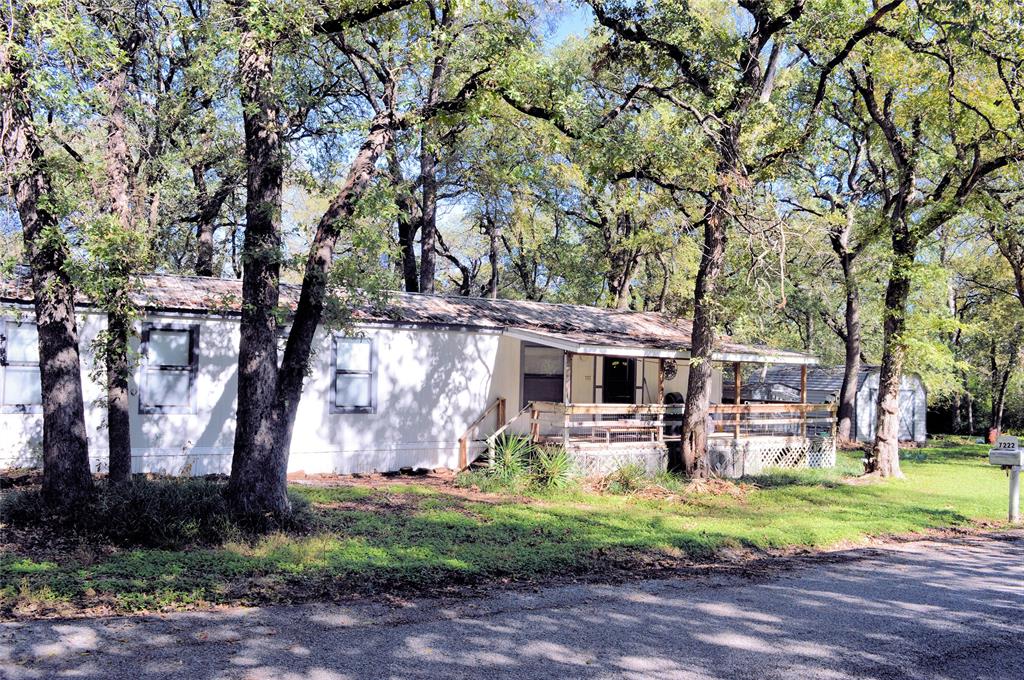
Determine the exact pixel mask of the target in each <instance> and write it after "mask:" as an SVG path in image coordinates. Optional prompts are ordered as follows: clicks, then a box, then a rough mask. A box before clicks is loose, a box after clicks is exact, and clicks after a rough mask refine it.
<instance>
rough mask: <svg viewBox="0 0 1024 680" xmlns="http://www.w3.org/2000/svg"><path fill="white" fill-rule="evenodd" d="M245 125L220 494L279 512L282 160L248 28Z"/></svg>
mask: <svg viewBox="0 0 1024 680" xmlns="http://www.w3.org/2000/svg"><path fill="white" fill-rule="evenodd" d="M238 62H239V64H238V66H239V80H240V94H241V100H242V111H243V120H244V129H245V159H246V201H245V217H246V229H245V240H244V241H243V244H242V262H243V265H242V266H243V276H242V318H241V329H240V330H241V337H240V341H239V347H238V409H237V415H236V425H235V442H234V452H233V455H232V459H231V479H230V481H229V483H228V496H229V497H230V498H231V501H232V505H233V506H234V508H235V510H236V511H238V512H241V513H242V514H249V513H251V512H264V511H266V510H278V511H286V510H287V508H288V498H287V495H286V494H285V490H284V488H283V487H282V486H281V485H279V484H277V471H276V469H273V468H272V467H271V466H270V463H271V461H269V460H268V456H267V452H268V451H272V450H273V445H274V436H273V432H272V431H271V430H268V429H267V422H268V418H269V415H270V412H271V410H272V408H273V405H274V398H275V394H276V389H277V380H278V368H277V315H276V312H277V305H278V300H279V298H280V290H279V285H280V267H281V265H280V261H281V231H280V224H279V221H280V218H281V187H282V178H283V172H284V157H283V153H282V145H281V138H280V128H279V120H278V118H279V110H278V103H277V100H276V98H275V96H274V94H273V92H272V90H273V88H272V82H273V52H272V48H271V46H270V44H268V43H267V42H265V40H264V39H263V38H261V37H260V36H259V33H258V32H257V31H255V30H247V27H246V26H245V25H244V21H243V27H242V36H241V40H240V43H239V48H238Z"/></svg>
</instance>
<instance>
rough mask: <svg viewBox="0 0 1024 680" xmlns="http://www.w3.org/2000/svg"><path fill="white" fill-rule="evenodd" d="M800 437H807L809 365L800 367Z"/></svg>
mask: <svg viewBox="0 0 1024 680" xmlns="http://www.w3.org/2000/svg"><path fill="white" fill-rule="evenodd" d="M800 404H801V406H803V408H801V409H800V436H801V437H807V408H806V407H807V364H802V365H801V366H800Z"/></svg>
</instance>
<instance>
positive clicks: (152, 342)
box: [139, 324, 199, 413]
mask: <svg viewBox="0 0 1024 680" xmlns="http://www.w3.org/2000/svg"><path fill="white" fill-rule="evenodd" d="M198 372H199V326H177V325H164V326H157V325H153V324H144V325H143V327H142V380H141V383H140V385H139V413H195V412H196V375H197V374H198Z"/></svg>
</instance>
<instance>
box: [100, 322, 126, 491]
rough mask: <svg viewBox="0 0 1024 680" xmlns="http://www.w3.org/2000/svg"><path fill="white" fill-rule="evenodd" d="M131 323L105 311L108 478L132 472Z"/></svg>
mask: <svg viewBox="0 0 1024 680" xmlns="http://www.w3.org/2000/svg"><path fill="white" fill-rule="evenodd" d="M130 335H131V326H130V323H127V322H126V319H125V318H124V317H123V316H122V315H119V314H108V315H107V339H108V343H109V346H108V347H107V354H106V360H105V365H106V377H107V428H108V429H109V431H110V432H109V436H110V459H109V464H108V465H109V467H108V473H107V475H108V478H109V479H110V480H111V481H113V482H124V481H127V480H128V479H130V478H131V474H132V444H131V421H130V418H129V411H128V380H129V376H130V375H131V362H130V361H129V358H128V339H129V336H130Z"/></svg>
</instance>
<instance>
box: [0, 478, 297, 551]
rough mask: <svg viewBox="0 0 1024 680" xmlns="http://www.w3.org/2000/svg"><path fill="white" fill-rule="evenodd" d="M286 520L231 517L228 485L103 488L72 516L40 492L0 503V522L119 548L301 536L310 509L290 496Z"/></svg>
mask: <svg viewBox="0 0 1024 680" xmlns="http://www.w3.org/2000/svg"><path fill="white" fill-rule="evenodd" d="M290 499H291V502H292V513H291V515H290V516H288V517H286V518H281V519H278V518H268V517H260V518H244V519H243V518H238V517H234V516H232V514H231V512H230V509H229V508H228V504H227V501H226V499H225V497H224V485H223V483H221V482H215V481H210V480H203V479H176V480H156V481H154V480H144V479H134V480H132V481H129V482H125V483H122V484H110V483H106V482H101V483H100V484H98V485H97V488H96V492H95V493H94V495H93V497H92V499H90V501H89V503H88V504H87V505H86V507H84V508H80V509H79V510H78V511H77V512H76V513H75V514H74V515H73V516H70V517H68V516H61V515H57V514H54V513H53V512H52V511H51V510H50V509H49V507H48V506H47V505H46V504H45V503H44V502H43V500H42V497H41V494H40V493H39V491H38V490H30V491H18V492H15V493H9V494H6V495H5V496H4V497H3V498H2V499H0V518H2V520H3V521H4V522H5V523H7V524H9V525H11V526H15V527H38V528H45V529H53V530H58V531H62V532H65V533H73V534H79V535H82V536H85V537H90V538H103V539H106V540H108V541H110V542H112V543H115V544H117V545H124V546H141V547H154V548H177V547H182V546H188V545H197V544H200V545H217V544H220V543H223V542H225V541H230V540H238V539H240V538H242V537H244V536H246V535H252V534H256V533H261V532H264V531H268V530H276V529H288V530H293V531H294V530H303V529H305V528H306V527H307V526H308V525H309V523H310V522H311V514H310V511H309V503H308V502H307V501H306V500H305V499H304V498H302V497H301V496H298V495H295V494H292V495H291V496H290Z"/></svg>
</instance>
